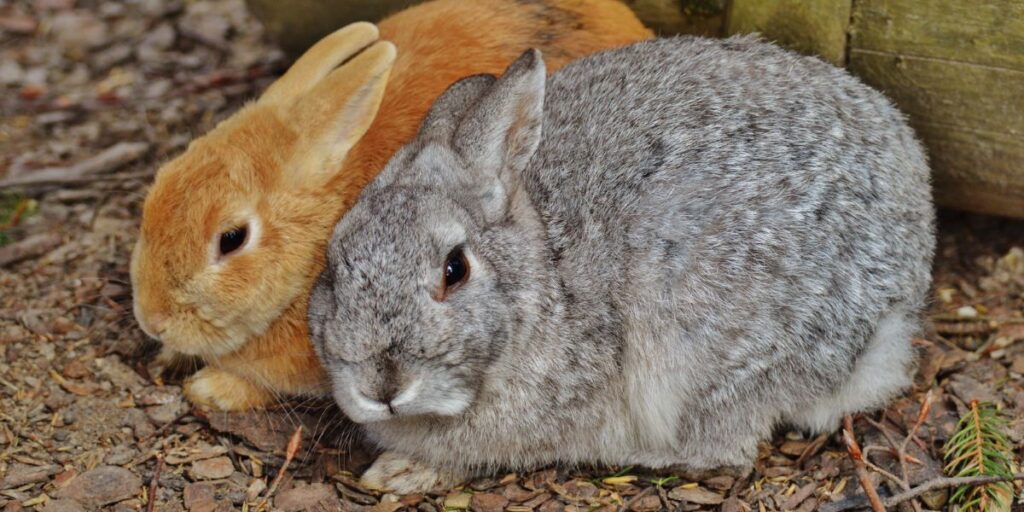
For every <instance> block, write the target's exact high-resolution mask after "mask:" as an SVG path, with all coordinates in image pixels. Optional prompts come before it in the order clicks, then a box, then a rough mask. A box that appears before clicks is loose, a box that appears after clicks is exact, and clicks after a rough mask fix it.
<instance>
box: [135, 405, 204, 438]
mask: <svg viewBox="0 0 1024 512" xmlns="http://www.w3.org/2000/svg"><path fill="white" fill-rule="evenodd" d="M191 412H192V411H191V410H190V409H186V410H185V412H183V413H181V414H179V415H177V416H175V417H174V419H173V420H171V421H168V422H167V423H164V424H163V425H160V427H158V428H157V429H156V430H154V431H153V433H152V434H149V435H148V436H146V437H144V438H142V439H140V440H139V443H143V442H145V441H149V440H150V439H153V438H154V437H156V436H158V435H160V434H163V433H164V432H165V431H166V430H167V429H169V428H171V427H172V426H174V425H175V424H177V423H178V422H179V421H181V420H182V418H184V417H185V416H188V415H189V414H191Z"/></svg>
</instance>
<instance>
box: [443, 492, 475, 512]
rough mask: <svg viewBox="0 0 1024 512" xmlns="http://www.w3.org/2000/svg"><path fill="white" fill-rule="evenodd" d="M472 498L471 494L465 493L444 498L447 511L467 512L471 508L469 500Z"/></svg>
mask: <svg viewBox="0 0 1024 512" xmlns="http://www.w3.org/2000/svg"><path fill="white" fill-rule="evenodd" d="M471 497H472V495H470V494H466V493H464V492H458V491H456V492H453V493H451V494H449V495H448V496H445V498H444V508H445V510H452V509H456V510H466V509H467V508H469V499H470V498H471Z"/></svg>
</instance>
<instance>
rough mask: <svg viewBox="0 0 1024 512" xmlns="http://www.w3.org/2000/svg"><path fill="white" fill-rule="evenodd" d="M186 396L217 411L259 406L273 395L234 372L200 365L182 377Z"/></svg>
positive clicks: (271, 398) (264, 404) (263, 404)
mask: <svg viewBox="0 0 1024 512" xmlns="http://www.w3.org/2000/svg"><path fill="white" fill-rule="evenodd" d="M185 397H186V398H188V400H189V401H190V402H192V403H193V404H195V405H199V406H204V407H209V408H213V409H217V410H220V411H244V410H248V409H262V408H264V407H266V406H267V405H268V404H270V403H272V402H273V401H274V397H273V395H271V394H270V393H269V392H267V391H266V390H264V389H262V388H259V387H257V386H256V385H254V384H253V383H251V382H249V381H247V380H245V379H243V378H242V377H239V376H237V375H235V374H233V373H229V372H226V371H224V370H219V369H217V368H210V367H207V368H203V369H202V370H199V371H198V372H196V373H195V375H193V376H192V377H190V378H189V379H188V380H187V381H185Z"/></svg>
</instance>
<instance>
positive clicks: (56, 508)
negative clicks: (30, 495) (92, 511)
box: [41, 500, 85, 512]
mask: <svg viewBox="0 0 1024 512" xmlns="http://www.w3.org/2000/svg"><path fill="white" fill-rule="evenodd" d="M41 511H42V512H85V507H83V506H82V504H81V503H79V502H77V501H75V500H50V501H47V502H46V504H45V505H43V508H42V509H41Z"/></svg>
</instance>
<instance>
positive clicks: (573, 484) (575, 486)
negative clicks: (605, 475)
mask: <svg viewBox="0 0 1024 512" xmlns="http://www.w3.org/2000/svg"><path fill="white" fill-rule="evenodd" d="M564 487H565V492H566V494H567V495H568V496H570V497H572V498H577V499H578V498H593V497H595V496H597V493H598V489H597V486H596V485H594V484H592V483H590V482H585V481H583V480H570V481H568V482H566V483H565V486H564Z"/></svg>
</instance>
